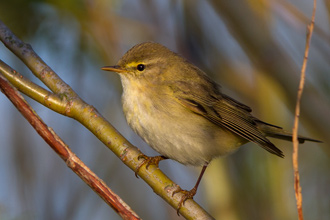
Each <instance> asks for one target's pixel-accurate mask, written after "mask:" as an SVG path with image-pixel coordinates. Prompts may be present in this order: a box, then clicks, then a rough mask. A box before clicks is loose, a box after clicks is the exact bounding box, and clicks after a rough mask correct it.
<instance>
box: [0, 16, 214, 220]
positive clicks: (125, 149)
mask: <svg viewBox="0 0 330 220" xmlns="http://www.w3.org/2000/svg"><path fill="white" fill-rule="evenodd" d="M0 40H1V41H2V42H3V43H4V44H5V46H6V47H7V48H8V49H9V50H11V51H12V52H13V53H14V54H15V55H16V56H17V57H19V58H20V59H21V60H22V61H23V62H24V64H25V65H26V66H27V67H29V69H30V70H31V71H32V73H33V74H34V75H35V76H36V77H37V78H39V79H40V80H41V81H42V82H43V83H44V84H45V85H46V86H47V87H48V88H49V89H50V90H51V91H52V92H53V93H51V92H49V91H47V90H46V89H44V88H42V87H40V86H38V85H36V84H34V83H32V82H31V81H29V80H27V79H25V78H24V77H22V76H21V75H20V74H19V73H18V72H17V71H15V70H13V69H12V68H10V67H9V66H8V65H6V64H5V63H4V62H0V73H1V74H3V75H4V76H5V77H6V78H7V79H8V80H9V81H10V82H11V83H12V84H13V85H14V86H15V87H16V88H17V89H18V90H19V91H21V92H22V93H24V94H26V95H28V96H29V97H31V98H32V99H34V100H36V101H37V102H39V103H40V104H42V105H44V106H46V107H47V108H49V109H51V110H53V111H56V112H58V113H60V114H63V115H66V116H68V117H71V118H74V119H75V120H77V121H79V122H80V123H81V124H82V125H84V126H85V127H86V128H87V129H89V130H90V131H91V132H92V133H93V134H94V135H95V136H96V137H97V138H98V139H99V140H101V141H102V142H103V143H104V144H105V145H106V146H107V147H108V148H109V149H110V150H112V151H113V152H114V153H115V154H116V155H117V157H119V158H120V159H121V160H122V161H123V163H125V164H126V165H127V166H128V167H129V168H131V169H132V170H133V171H135V170H136V169H137V167H138V166H139V164H140V163H141V161H139V160H138V156H139V155H141V152H140V151H139V149H138V148H136V147H135V146H133V145H132V144H131V143H129V142H128V141H127V140H126V139H125V138H124V137H123V136H122V135H121V134H119V133H118V131H117V130H116V129H115V128H114V127H113V126H112V125H111V124H110V123H109V122H108V121H106V120H105V118H104V117H103V116H102V115H101V114H99V113H98V111H97V110H96V109H95V108H94V107H93V106H91V105H88V104H87V103H85V102H84V101H83V100H82V99H81V98H80V97H79V96H78V95H77V94H76V93H75V92H74V91H73V90H72V89H71V87H70V86H68V85H67V84H66V83H65V82H64V81H63V80H62V79H61V78H60V77H59V76H58V75H57V74H56V73H55V72H54V71H53V70H52V69H51V68H50V67H49V66H47V64H46V63H45V62H44V61H43V60H42V59H41V58H40V57H39V56H38V55H37V54H36V53H35V52H34V51H33V49H32V47H31V46H30V45H28V44H25V43H24V42H22V41H21V40H20V39H19V38H17V37H16V36H15V35H14V34H13V33H12V32H11V31H10V30H9V29H8V28H7V27H6V26H5V25H4V24H3V23H2V22H1V21H0ZM139 176H140V177H141V178H142V179H143V180H144V181H145V182H146V183H147V184H148V185H149V186H150V187H151V188H152V189H153V190H154V192H155V193H156V194H158V195H159V196H161V197H162V198H163V199H164V200H165V201H166V202H168V203H169V204H170V205H171V206H172V207H174V208H177V207H178V204H179V202H180V200H181V196H182V193H177V194H175V195H174V196H173V197H172V193H173V191H175V190H176V189H177V188H178V185H176V184H175V183H174V182H173V181H171V180H170V179H169V178H168V177H167V176H166V175H165V174H164V173H163V172H162V171H161V170H160V169H158V168H157V167H155V166H150V167H149V168H148V170H146V169H145V166H142V167H141V169H140V170H139ZM180 213H181V214H182V215H183V216H184V217H185V218H187V219H212V217H211V216H210V215H209V214H208V213H207V212H206V211H205V210H203V209H202V208H201V207H200V206H199V205H198V204H197V203H195V202H194V201H193V200H187V201H186V202H185V205H184V206H183V207H182V208H181V209H180Z"/></svg>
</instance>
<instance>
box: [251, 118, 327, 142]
mask: <svg viewBox="0 0 330 220" xmlns="http://www.w3.org/2000/svg"><path fill="white" fill-rule="evenodd" d="M257 123H258V127H259V128H260V130H262V131H263V132H264V133H265V135H266V136H268V137H272V138H278V139H282V140H286V141H292V133H290V132H288V131H285V130H283V129H282V128H281V127H278V126H276V125H272V124H268V123H266V122H263V121H259V120H258V122H257ZM298 141H299V143H304V142H305V141H312V142H319V143H322V141H319V140H316V139H313V138H308V137H304V136H300V135H298Z"/></svg>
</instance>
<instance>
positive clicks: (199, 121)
mask: <svg viewBox="0 0 330 220" xmlns="http://www.w3.org/2000/svg"><path fill="white" fill-rule="evenodd" d="M143 98H144V97H140V99H139V100H136V99H135V100H134V99H129V100H130V102H129V103H128V102H125V98H124V97H123V108H124V113H125V116H126V119H127V122H128V124H129V125H130V126H131V127H132V129H133V130H134V131H135V132H136V133H137V134H138V135H139V136H141V137H142V139H144V141H146V142H147V143H148V144H149V145H150V146H151V147H152V148H153V149H154V150H156V151H157V152H158V153H160V154H161V155H163V156H166V157H168V158H170V159H173V160H176V161H178V162H180V163H182V164H190V165H202V164H204V163H205V162H209V161H211V160H212V159H213V158H214V157H217V156H222V155H226V154H229V153H232V152H234V151H235V150H236V149H237V148H238V147H239V146H241V145H242V144H244V143H246V141H245V140H244V139H243V138H241V137H239V136H237V135H236V134H234V133H232V132H230V131H229V130H227V129H225V128H222V127H219V126H217V125H215V124H213V123H212V122H210V121H208V120H207V119H205V118H204V117H203V116H200V115H197V114H195V113H192V112H190V111H189V110H187V109H186V108H184V107H183V106H181V105H180V104H177V103H170V102H165V103H166V104H167V106H164V105H161V104H160V105H159V106H155V105H145V103H150V102H148V101H146V100H144V101H142V100H141V99H143ZM133 100H134V101H133ZM142 103H143V104H142ZM173 105H175V106H173ZM172 109H175V111H173V110H172Z"/></svg>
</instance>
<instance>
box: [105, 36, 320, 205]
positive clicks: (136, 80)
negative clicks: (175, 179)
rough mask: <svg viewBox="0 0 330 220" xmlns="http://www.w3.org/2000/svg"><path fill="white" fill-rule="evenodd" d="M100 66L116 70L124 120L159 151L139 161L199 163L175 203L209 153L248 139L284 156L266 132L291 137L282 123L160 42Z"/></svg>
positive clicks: (231, 149) (223, 151)
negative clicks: (259, 114)
mask: <svg viewBox="0 0 330 220" xmlns="http://www.w3.org/2000/svg"><path fill="white" fill-rule="evenodd" d="M102 69H103V70H107V71H112V72H117V73H119V75H120V78H121V83H122V86H123V94H122V103H123V110H124V114H125V117H126V120H127V122H128V124H129V125H130V126H131V128H132V129H133V130H134V131H135V132H136V133H137V134H138V135H139V136H141V137H142V139H143V140H144V141H145V142H147V143H148V144H149V145H150V146H151V147H152V148H153V149H155V150H156V151H157V152H158V153H160V154H161V155H162V156H158V157H154V158H147V160H145V161H144V163H147V165H149V164H151V163H154V164H156V165H158V162H159V161H160V160H162V159H165V158H169V159H173V160H176V161H178V162H180V163H182V164H189V165H196V166H199V165H203V169H202V172H201V174H200V176H199V178H198V180H197V183H196V185H195V186H194V188H193V189H192V190H190V191H185V190H181V189H180V190H178V191H181V192H183V193H184V196H182V199H181V202H180V204H179V208H180V207H181V206H182V205H183V203H184V201H185V200H187V199H189V198H193V196H194V195H195V194H196V191H197V187H198V184H199V182H200V180H201V178H202V176H203V173H204V171H205V169H206V167H207V165H208V163H209V162H210V161H211V160H212V159H213V158H215V157H219V156H223V155H228V154H230V153H233V152H235V151H236V150H237V149H238V148H239V147H240V146H241V145H243V144H245V143H247V142H249V141H251V142H254V143H256V144H258V145H259V146H260V147H262V148H264V149H265V150H267V151H268V152H270V153H272V154H275V155H277V156H279V157H283V156H284V155H283V153H282V151H281V150H280V149H278V148H277V147H276V146H275V145H274V144H273V143H272V142H270V141H269V140H268V139H267V136H268V137H274V138H279V139H284V140H288V141H291V139H292V136H291V134H290V133H289V132H287V131H284V130H283V129H282V128H281V127H278V126H275V125H271V124H268V123H266V122H263V121H261V120H259V119H257V118H256V117H254V116H252V115H251V108H250V107H248V106H246V105H244V104H242V103H240V102H238V101H236V100H235V99H233V98H231V97H229V96H227V95H225V94H223V93H222V92H221V89H220V86H219V85H218V84H217V83H215V82H214V81H213V80H212V79H210V78H209V77H208V76H207V75H206V74H205V73H204V72H203V71H202V70H200V69H199V68H198V67H196V66H194V65H193V64H191V63H190V62H188V61H187V60H186V59H184V58H183V57H181V56H180V55H178V54H176V53H174V52H172V51H170V50H169V49H167V48H166V47H164V46H162V45H161V44H158V43H153V42H147V43H141V44H138V45H136V46H134V47H133V48H131V49H130V50H129V51H128V52H127V53H126V54H125V55H124V56H123V57H122V58H121V59H120V60H119V62H118V64H117V65H116V66H105V67H103V68H102ZM298 139H299V141H300V142H301V143H302V142H304V141H305V140H308V141H315V142H319V141H317V140H314V139H310V138H306V137H302V136H299V138H298ZM142 164H143V163H142ZM142 164H141V165H142ZM137 172H138V170H137ZM178 191H177V192H178Z"/></svg>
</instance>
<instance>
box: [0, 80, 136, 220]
mask: <svg viewBox="0 0 330 220" xmlns="http://www.w3.org/2000/svg"><path fill="white" fill-rule="evenodd" d="M0 90H1V91H2V92H3V93H4V94H5V95H6V96H7V97H8V99H9V100H10V101H11V102H12V103H13V104H14V105H15V107H16V108H17V109H18V110H19V111H20V112H21V113H22V115H23V116H24V117H25V118H26V120H27V121H28V122H29V123H30V124H31V125H32V127H33V128H34V129H35V130H36V131H37V132H38V134H39V135H40V136H41V137H42V138H43V139H44V140H45V141H46V142H47V143H48V144H49V146H51V148H52V149H53V150H54V151H55V152H56V153H57V154H58V155H59V156H60V157H61V158H62V159H63V160H64V161H65V162H66V164H67V165H68V167H69V168H70V169H72V170H73V171H74V172H75V173H76V174H77V175H78V176H79V177H80V178H81V179H83V180H84V182H85V183H87V184H88V185H89V186H90V187H91V188H92V189H93V190H94V191H95V192H96V193H97V194H98V195H99V196H100V197H101V198H102V199H103V200H104V201H105V202H106V203H108V205H110V206H111V207H112V208H113V209H114V210H115V211H116V212H117V213H118V214H119V215H120V216H121V217H122V218H123V219H140V218H139V217H138V215H137V214H136V213H135V212H134V211H132V210H131V208H130V207H129V206H128V205H127V204H126V203H125V202H124V201H123V200H122V199H121V198H120V197H119V196H117V195H116V194H115V193H114V192H113V191H111V190H110V189H109V188H108V187H107V185H106V184H105V183H104V182H103V181H102V180H101V179H100V178H98V177H97V176H96V174H95V173H93V172H92V171H91V170H90V169H89V168H88V167H87V166H86V165H85V164H84V163H83V162H82V161H81V160H80V159H79V158H78V157H77V156H76V155H75V154H74V153H73V152H72V151H71V150H70V148H69V147H68V146H67V145H66V144H65V143H64V142H63V141H62V140H61V139H60V137H59V136H58V135H57V134H56V133H55V132H54V131H53V130H52V129H51V128H49V127H48V126H47V125H46V124H45V123H44V122H43V121H42V120H41V119H40V117H39V116H38V115H37V114H36V113H35V111H33V109H32V108H31V107H30V105H29V104H28V103H27V102H26V101H25V100H24V98H23V97H22V96H21V95H20V94H19V92H18V91H17V90H16V89H15V88H14V87H12V86H11V85H10V84H9V83H8V82H7V80H5V78H4V77H3V76H2V75H1V74H0Z"/></svg>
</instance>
